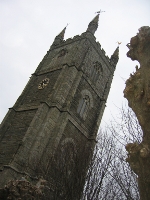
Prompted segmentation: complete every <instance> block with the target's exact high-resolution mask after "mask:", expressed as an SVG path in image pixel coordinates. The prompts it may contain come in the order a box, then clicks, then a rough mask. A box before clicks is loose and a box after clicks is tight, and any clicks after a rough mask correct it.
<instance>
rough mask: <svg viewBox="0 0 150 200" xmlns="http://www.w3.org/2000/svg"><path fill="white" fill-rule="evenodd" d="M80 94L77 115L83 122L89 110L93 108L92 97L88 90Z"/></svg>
mask: <svg viewBox="0 0 150 200" xmlns="http://www.w3.org/2000/svg"><path fill="white" fill-rule="evenodd" d="M81 94H82V97H81V99H80V101H79V105H78V108H77V113H78V114H79V115H80V117H82V118H83V119H84V120H85V119H86V116H87V113H88V111H89V109H90V108H91V107H92V106H93V102H92V95H91V93H90V92H89V91H88V90H83V91H82V92H81Z"/></svg>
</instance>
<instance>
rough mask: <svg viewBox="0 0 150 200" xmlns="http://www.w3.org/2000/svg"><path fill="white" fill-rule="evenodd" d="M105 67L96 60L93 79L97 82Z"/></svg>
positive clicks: (92, 72)
mask: <svg viewBox="0 0 150 200" xmlns="http://www.w3.org/2000/svg"><path fill="white" fill-rule="evenodd" d="M102 73H103V69H102V65H101V64H100V63H99V62H95V63H94V65H93V67H92V69H91V79H92V80H93V81H94V82H96V81H97V80H98V78H99V76H100V75H102Z"/></svg>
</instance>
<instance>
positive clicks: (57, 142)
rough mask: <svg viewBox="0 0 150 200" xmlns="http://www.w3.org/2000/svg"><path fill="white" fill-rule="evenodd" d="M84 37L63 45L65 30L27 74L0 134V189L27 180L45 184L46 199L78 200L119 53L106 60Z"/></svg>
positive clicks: (88, 35)
mask: <svg viewBox="0 0 150 200" xmlns="http://www.w3.org/2000/svg"><path fill="white" fill-rule="evenodd" d="M98 19H99V15H97V16H96V17H95V18H94V19H93V20H92V21H91V22H90V23H89V25H88V28H87V30H86V32H84V33H82V34H81V35H80V36H79V35H77V36H74V37H73V38H69V39H67V40H64V34H65V30H66V28H64V29H63V30H62V32H61V33H60V34H59V35H57V36H56V37H55V39H54V42H53V44H52V45H51V47H50V49H49V50H48V51H47V54H46V55H45V56H44V58H43V60H42V61H41V62H40V64H39V66H38V67H37V69H36V71H35V73H33V74H32V76H31V78H30V80H29V82H28V83H27V85H26V87H25V89H24V90H23V92H22V94H21V95H20V96H19V98H18V99H17V101H16V103H15V105H14V106H13V107H12V108H10V109H9V111H8V113H7V115H6V116H5V118H4V120H3V122H2V124H1V129H0V187H4V185H5V184H6V183H7V182H8V181H9V180H11V179H20V178H21V177H26V178H27V179H28V180H30V181H31V182H36V181H37V180H38V178H39V177H41V176H42V177H43V178H44V179H46V180H47V181H48V187H49V189H50V193H49V196H50V199H58V200H59V199H69V200H73V199H77V200H79V199H80V195H81V192H82V190H83V186H84V183H85V175H86V172H87V169H88V164H89V161H90V160H91V157H92V153H93V149H94V146H95V143H96V135H97V131H98V128H99V125H100V121H101V119H102V115H103V112H104V108H105V103H106V100H107V97H108V93H109V90H110V86H111V82H112V78H113V74H114V71H115V67H116V64H117V62H118V52H119V48H118V47H117V49H116V50H115V52H114V53H113V55H112V56H111V58H108V57H107V56H105V52H104V50H103V49H101V45H100V44H99V43H98V42H96V38H95V36H94V33H95V31H96V30H97V27H98Z"/></svg>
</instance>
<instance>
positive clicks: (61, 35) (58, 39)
mask: <svg viewBox="0 0 150 200" xmlns="http://www.w3.org/2000/svg"><path fill="white" fill-rule="evenodd" d="M66 28H67V26H66V27H65V28H64V29H63V30H62V31H61V32H60V33H59V34H58V35H57V36H56V37H55V39H54V42H53V44H52V45H58V44H60V43H61V42H62V41H63V40H64V35H65V31H66Z"/></svg>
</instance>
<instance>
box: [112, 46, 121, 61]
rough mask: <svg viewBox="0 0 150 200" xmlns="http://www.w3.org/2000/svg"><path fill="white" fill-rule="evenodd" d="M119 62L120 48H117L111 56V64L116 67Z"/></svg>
mask: <svg viewBox="0 0 150 200" xmlns="http://www.w3.org/2000/svg"><path fill="white" fill-rule="evenodd" d="M118 60H119V46H118V47H117V48H116V50H115V51H114V53H113V54H112V55H111V57H110V62H111V63H113V64H114V65H116V64H117V63H118Z"/></svg>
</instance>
